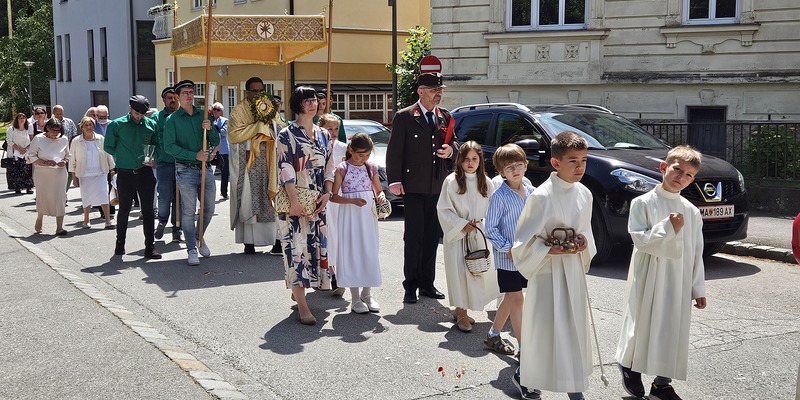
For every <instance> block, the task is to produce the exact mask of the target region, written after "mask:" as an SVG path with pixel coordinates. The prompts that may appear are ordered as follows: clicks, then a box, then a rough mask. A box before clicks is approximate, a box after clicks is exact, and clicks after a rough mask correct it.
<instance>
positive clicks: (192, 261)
mask: <svg viewBox="0 0 800 400" xmlns="http://www.w3.org/2000/svg"><path fill="white" fill-rule="evenodd" d="M186 262H187V263H189V265H192V266H194V265H200V259H199V258H197V249H191V250H189V258H188V259H187V260H186Z"/></svg>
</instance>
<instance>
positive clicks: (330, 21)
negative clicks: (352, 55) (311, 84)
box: [325, 0, 333, 113]
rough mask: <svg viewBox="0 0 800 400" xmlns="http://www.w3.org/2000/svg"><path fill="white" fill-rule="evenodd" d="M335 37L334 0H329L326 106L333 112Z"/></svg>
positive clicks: (326, 108)
mask: <svg viewBox="0 0 800 400" xmlns="http://www.w3.org/2000/svg"><path fill="white" fill-rule="evenodd" d="M332 39H333V0H328V84H327V86H326V89H327V92H326V93H328V104H327V105H326V106H325V113H329V112H331V103H333V96H331V94H332V93H331V51H332V49H331V42H332Z"/></svg>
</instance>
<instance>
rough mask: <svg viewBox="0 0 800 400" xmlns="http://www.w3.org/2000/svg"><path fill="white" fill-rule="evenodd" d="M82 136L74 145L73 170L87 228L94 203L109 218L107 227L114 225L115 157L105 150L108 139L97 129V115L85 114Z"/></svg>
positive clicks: (82, 121) (70, 168)
mask: <svg viewBox="0 0 800 400" xmlns="http://www.w3.org/2000/svg"><path fill="white" fill-rule="evenodd" d="M79 126H80V129H81V131H82V132H83V134H82V135H80V136H77V137H75V139H74V140H73V141H72V144H71V145H70V147H69V149H70V153H72V159H71V160H70V161H71V162H70V163H69V170H70V172H72V173H73V176H72V181H73V184H74V185H75V187H80V189H81V206H82V207H83V228H84V229H87V228H90V227H91V225H89V213H90V212H91V211H92V206H100V208H102V209H103V215H104V216H105V219H106V226H105V229H111V228H114V224H112V223H111V217H110V214H109V212H108V172H109V171H111V169H112V168H114V157H112V156H111V155H110V154H108V153H106V151H105V150H103V141H104V138H103V137H102V136H100V135H98V134H96V133H95V132H94V118H91V117H83V119H81V122H80V124H79Z"/></svg>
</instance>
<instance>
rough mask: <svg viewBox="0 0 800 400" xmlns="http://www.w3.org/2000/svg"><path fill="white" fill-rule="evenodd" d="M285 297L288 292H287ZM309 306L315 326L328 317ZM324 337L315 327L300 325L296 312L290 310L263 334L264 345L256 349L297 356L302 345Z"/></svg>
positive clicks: (323, 312)
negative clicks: (315, 320)
mask: <svg viewBox="0 0 800 400" xmlns="http://www.w3.org/2000/svg"><path fill="white" fill-rule="evenodd" d="M286 292H287V295H288V293H289V291H288V290H287V291H286ZM309 306H310V307H311V310H312V311H313V313H314V317H316V318H317V325H316V326H319V325H320V324H321V323H322V321H323V320H324V319H326V318H328V316H329V315H330V313H329V312H328V311H320V310H319V306H317V307H314V305H313V303H311V302H309ZM323 336H326V335H325V334H324V333H323V332H321V331H320V330H319V328H316V327H315V326H305V325H301V324H300V321H299V320H298V313H297V310H290V314H289V315H288V316H287V317H286V318H284V319H283V320H282V321H281V322H278V323H277V324H275V326H273V327H272V328H270V330H268V331H267V333H265V334H264V343H262V344H260V345H259V346H258V347H259V348H261V349H262V350H269V351H271V352H273V353H276V354H284V355H288V354H297V353H301V352H302V351H303V348H304V346H303V345H304V344H306V343H311V342H313V341H316V340H318V339H320V338H321V337H323Z"/></svg>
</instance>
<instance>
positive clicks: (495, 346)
mask: <svg viewBox="0 0 800 400" xmlns="http://www.w3.org/2000/svg"><path fill="white" fill-rule="evenodd" d="M483 344H484V345H485V346H486V347H487V348H488V349H489V350H491V351H493V352H495V353H500V354H505V355H508V356H510V355H514V345H512V344H511V342H509V341H508V340H506V339H503V338H502V337H500V335H496V336H488V337H487V338H486V340H484V341H483Z"/></svg>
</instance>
